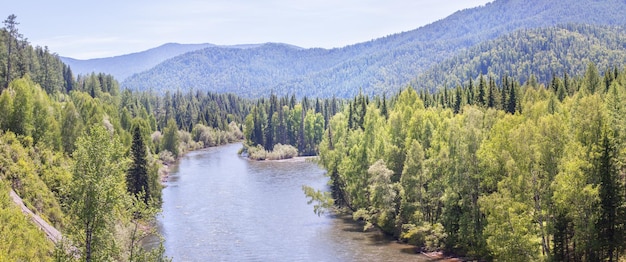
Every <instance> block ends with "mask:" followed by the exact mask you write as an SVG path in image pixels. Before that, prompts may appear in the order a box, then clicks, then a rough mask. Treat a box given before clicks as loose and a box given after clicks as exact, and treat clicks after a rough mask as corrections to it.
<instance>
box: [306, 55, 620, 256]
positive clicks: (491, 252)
mask: <svg viewBox="0 0 626 262" xmlns="http://www.w3.org/2000/svg"><path fill="white" fill-rule="evenodd" d="M529 79H530V80H529V81H528V82H526V83H525V84H523V85H520V84H519V83H518V82H517V81H515V80H514V79H511V78H509V77H506V76H505V77H502V79H501V81H499V82H501V83H502V84H501V85H497V84H496V82H495V81H494V78H493V77H492V76H489V77H485V76H482V75H480V76H479V77H478V81H476V83H475V84H474V83H473V82H472V81H469V84H468V85H465V86H458V87H457V88H455V89H452V90H447V89H443V90H441V91H439V92H437V93H433V94H429V93H428V92H424V91H422V92H419V93H418V92H416V91H415V90H414V89H411V88H407V89H406V90H404V91H402V92H401V93H399V94H398V95H396V96H395V97H393V98H392V99H390V104H391V105H390V107H389V110H387V109H385V108H384V107H383V106H382V105H384V104H383V103H379V102H376V103H367V100H365V99H355V100H354V101H355V102H356V103H357V105H356V106H354V108H357V109H359V108H360V109H359V110H354V111H353V110H352V108H353V106H352V104H351V105H350V106H349V107H346V108H344V110H343V111H342V112H339V113H338V114H336V115H335V116H333V117H332V118H331V120H330V123H329V125H328V128H327V130H326V131H325V134H324V138H323V140H322V142H321V143H320V145H319V155H320V164H321V165H322V166H323V167H324V168H326V169H327V170H328V176H329V177H330V187H331V192H330V193H328V192H320V191H315V190H313V189H311V188H306V187H305V192H306V193H307V194H308V195H309V197H311V201H312V202H313V201H315V202H317V204H316V212H323V211H324V210H325V209H327V208H330V207H332V206H333V205H335V206H345V207H347V208H348V209H349V210H351V211H352V212H353V213H352V214H353V217H354V218H355V219H357V220H361V221H364V222H365V228H368V227H372V226H376V227H378V228H380V229H382V231H383V232H386V233H388V234H391V235H394V236H396V237H398V238H399V239H402V240H404V241H406V242H408V243H411V244H415V245H417V246H419V247H423V248H424V249H425V250H446V251H450V252H454V253H455V254H458V255H464V256H469V257H473V258H480V259H487V260H501V261H522V260H523V261H546V260H551V261H617V260H618V259H619V258H621V257H622V256H623V251H624V247H625V244H626V241H625V239H624V236H625V235H624V226H625V223H626V221H625V220H624V217H625V216H624V214H625V213H624V211H626V208H625V207H626V206H625V205H624V201H623V200H624V193H625V191H624V189H625V188H624V183H625V180H624V170H625V167H626V166H625V165H624V161H623V160H624V159H625V157H626V155H625V152H626V144H625V143H626V118H625V116H626V114H625V113H626V112H624V110H625V109H626V100H625V99H624V95H626V71H623V70H617V69H609V70H606V71H605V73H604V77H603V76H602V74H599V72H598V70H597V69H596V67H595V65H594V64H589V65H588V68H587V70H586V72H585V74H584V75H581V76H576V77H568V76H567V75H565V76H564V77H562V78H561V77H556V76H555V77H553V79H552V80H551V81H550V84H539V83H537V82H536V81H534V80H533V76H530V77H529Z"/></svg>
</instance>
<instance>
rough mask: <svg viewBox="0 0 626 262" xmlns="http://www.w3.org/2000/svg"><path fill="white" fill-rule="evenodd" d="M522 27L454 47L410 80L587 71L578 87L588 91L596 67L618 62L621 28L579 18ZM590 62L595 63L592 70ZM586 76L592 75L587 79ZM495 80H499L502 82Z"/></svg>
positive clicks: (545, 77)
mask: <svg viewBox="0 0 626 262" xmlns="http://www.w3.org/2000/svg"><path fill="white" fill-rule="evenodd" d="M604 3H607V2H604ZM541 4H543V3H541ZM566 9H568V10H571V9H572V8H571V7H568V8H566ZM592 16H595V15H592ZM527 28H528V27H525V29H520V30H518V31H515V32H512V33H510V34H506V35H502V36H500V37H498V38H496V39H493V40H490V41H485V42H482V43H479V44H477V45H476V46H473V47H471V48H468V49H467V50H464V51H460V52H458V53H456V54H454V55H453V56H451V57H448V58H446V59H445V60H443V61H442V62H441V63H438V64H436V65H434V66H432V67H430V68H428V69H427V70H424V72H423V73H421V74H419V75H418V77H417V79H415V80H414V81H413V82H412V84H413V85H415V86H416V87H418V88H425V89H430V90H435V89H438V88H443V87H444V86H457V85H466V84H467V81H468V79H470V78H473V79H474V80H475V81H476V78H475V77H476V76H474V75H472V74H475V73H476V72H480V73H482V74H483V75H486V76H493V77H504V76H509V77H514V78H516V79H518V80H519V81H520V82H521V83H524V82H527V80H530V77H531V75H532V76H535V80H536V81H538V82H542V83H548V82H549V81H550V80H551V79H552V78H553V77H554V76H557V75H558V76H563V75H564V74H569V75H578V76H581V75H583V74H585V73H587V74H590V75H589V76H588V77H587V76H585V78H586V79H587V80H586V81H587V83H586V84H585V85H584V86H585V88H588V90H589V91H590V92H592V93H593V92H595V89H596V88H598V89H600V85H601V78H602V76H601V75H598V71H597V69H600V70H605V69H610V67H611V66H618V67H621V66H624V61H625V59H626V52H625V51H624V48H623V47H622V43H623V42H624V41H626V31H625V29H624V27H615V26H599V25H592V24H590V23H588V22H585V23H584V24H567V25H556V26H554V27H540V28H535V29H527ZM590 63H595V64H596V65H597V69H596V71H595V73H593V74H592V72H594V71H593V70H590V69H592V68H591V65H590ZM593 67H594V68H596V66H593ZM441 72H446V73H445V74H442V73H441ZM592 76H593V78H589V77H592ZM496 80H497V79H496ZM590 81H591V82H590ZM499 82H501V83H500V84H502V82H503V81H499ZM570 88H571V87H570ZM567 89H568V87H564V88H563V91H567ZM555 90H556V89H555ZM476 99H478V98H476Z"/></svg>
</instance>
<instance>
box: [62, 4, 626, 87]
mask: <svg viewBox="0 0 626 262" xmlns="http://www.w3.org/2000/svg"><path fill="white" fill-rule="evenodd" d="M622 10H626V2H625V1H623V0H608V1H578V0H564V1H545V0H496V1H494V2H492V3H489V4H487V5H485V6H481V7H476V8H472V9H466V10H462V11H458V12H456V13H454V14H452V15H450V16H449V17H447V18H445V19H442V20H439V21H437V22H434V23H432V24H429V25H426V26H424V27H421V28H418V29H415V30H412V31H408V32H403V33H398V34H394V35H390V36H387V37H383V38H379V39H376V40H372V41H369V42H365V43H359V44H355V45H351V46H346V47H343V48H336V49H330V50H328V49H319V48H315V49H302V48H298V47H294V46H289V45H285V44H263V45H253V46H247V48H225V47H218V46H213V45H210V44H206V45H207V46H203V47H200V46H194V47H193V48H189V49H188V50H187V51H179V53H178V54H175V52H170V53H168V54H169V56H166V55H163V56H160V59H162V60H161V61H160V63H159V62H156V61H157V60H158V59H154V60H151V63H140V62H141V61H142V60H143V58H141V57H140V56H139V54H141V53H138V54H131V55H128V57H126V56H121V57H117V58H118V59H117V60H116V59H115V58H109V59H99V60H93V61H92V60H86V61H90V62H93V63H94V64H91V66H90V67H91V68H99V70H98V71H103V72H106V73H111V74H113V75H115V76H116V77H117V78H118V79H123V81H122V86H123V87H126V88H131V89H138V90H147V89H151V90H154V91H157V92H163V91H166V90H175V89H177V88H180V89H189V88H192V89H194V90H210V91H214V92H232V93H236V94H239V95H242V96H245V97H259V96H265V95H268V94H269V93H271V92H274V93H277V94H296V95H298V96H321V97H328V96H332V95H335V96H338V97H349V96H352V95H354V94H356V93H358V92H360V91H361V92H363V93H366V94H380V93H383V92H390V91H392V92H395V90H397V89H399V88H402V87H404V86H406V85H407V84H409V83H413V84H414V85H415V86H416V87H426V88H434V87H436V86H440V85H442V84H444V83H455V81H457V82H458V81H459V79H463V78H464V77H466V76H472V75H474V76H475V75H477V74H479V73H488V72H491V73H496V72H495V71H489V70H487V71H485V72H483V71H484V70H483V69H484V65H481V66H479V67H480V68H476V66H463V64H464V63H466V62H471V60H472V59H473V58H475V57H476V56H481V57H484V55H485V53H488V52H489V50H485V49H486V48H487V49H488V48H492V50H494V51H492V52H495V50H498V52H503V50H505V49H507V48H512V47H510V46H509V47H507V48H505V47H502V46H501V45H502V44H506V43H505V42H506V41H507V40H502V41H503V42H502V43H500V44H498V43H497V40H495V39H497V38H499V37H504V38H505V39H508V41H516V42H519V41H521V42H524V41H527V40H530V39H529V38H527V37H530V36H529V35H525V33H532V32H531V31H524V30H521V31H520V29H533V28H548V27H551V28H555V27H554V26H557V25H567V24H570V25H574V24H577V25H578V24H586V25H600V26H605V25H626V16H624V15H623V12H622ZM561 29H562V30H569V29H567V28H564V27H561ZM570 29H571V28H570ZM552 30H556V29H552ZM601 30H602V31H603V32H604V31H606V30H608V31H610V32H612V30H617V32H622V31H623V29H618V28H617V27H602V29H601ZM620 30H622V31H620ZM574 31H576V30H573V31H572V32H574ZM579 31H580V30H579ZM588 31H589V30H588ZM513 32H515V33H513ZM533 32H534V31H533ZM511 33H513V34H511ZM534 33H535V35H537V34H539V35H540V34H541V32H534ZM577 33H578V34H582V35H584V34H585V33H586V32H585V31H584V30H582V31H580V32H577ZM587 33H591V34H595V29H590V31H589V32H587ZM609 34H610V33H609ZM507 37H508V38H507ZM553 39H554V40H555V41H560V40H563V39H561V38H553ZM492 40H493V41H496V42H489V43H490V44H489V45H488V46H485V45H484V43H487V42H488V41H492ZM578 40H579V41H582V42H581V43H580V44H579V45H577V48H585V47H584V45H585V44H584V41H586V40H585V38H584V37H583V38H580V39H578ZM480 44H483V45H480ZM547 44H550V43H547ZM581 45H582V46H581ZM166 46H167V45H166ZM182 46H184V45H180V46H178V47H182ZM161 48H163V47H160V48H155V49H152V50H149V51H146V52H150V51H153V52H156V51H158V50H159V49H161ZM503 48H504V49H503ZM604 48H607V49H611V48H612V47H609V46H605V47H604ZM623 48H624V47H623V46H622V49H623ZM178 50H180V49H178ZM551 50H553V51H557V50H556V49H551ZM527 51H528V52H531V53H532V52H536V51H537V50H527ZM157 53H160V52H157ZM595 54H597V53H593V52H587V55H589V56H593V55H595ZM495 55H496V56H497V54H495ZM461 56H463V57H466V58H465V60H463V59H460V58H456V60H455V57H461ZM122 57H126V59H121V58H122ZM578 59H579V60H577V61H573V62H579V63H582V62H583V61H581V60H580V59H582V60H585V59H587V60H594V59H595V58H593V57H586V58H585V57H582V58H581V57H578ZM64 61H65V60H64ZM86 61H84V62H85V63H86ZM451 61H456V62H451ZM66 62H68V64H69V65H70V66H71V68H72V70H73V71H74V72H82V71H81V70H82V69H81V70H79V68H77V67H78V66H77V65H75V64H72V61H69V60H68V61H66ZM507 62H508V63H516V61H507ZM440 63H444V64H445V65H444V64H440ZM616 63H624V61H623V60H621V61H616ZM138 64H141V66H138ZM107 66H108V67H107ZM490 66H491V67H492V68H495V67H497V66H498V64H496V63H492V64H491V65H490ZM88 68H89V67H88ZM104 68H110V69H119V70H121V71H122V72H120V71H117V72H114V71H111V70H104ZM146 68H148V69H146ZM453 68H455V69H453ZM459 68H461V69H459ZM474 70H476V71H475V72H472V71H474ZM537 70H539V68H538V69H537ZM541 70H549V69H548V68H541ZM559 70H560V69H559ZM563 70H569V68H564V69H563ZM514 73H515V74H517V73H519V70H518V71H515V72H511V73H510V75H512V76H515V75H513V74H514ZM524 73H525V74H526V73H529V72H524ZM530 73H532V72H530ZM449 74H452V75H457V76H456V79H454V77H452V76H447V75H449ZM433 75H440V76H439V77H433ZM441 75H446V77H441ZM418 76H419V78H418ZM416 79H419V80H416ZM424 84H427V86H425V85H424Z"/></svg>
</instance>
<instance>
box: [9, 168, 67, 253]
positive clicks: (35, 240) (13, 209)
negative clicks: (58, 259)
mask: <svg viewBox="0 0 626 262" xmlns="http://www.w3.org/2000/svg"><path fill="white" fill-rule="evenodd" d="M9 190H10V187H9V185H8V183H6V182H5V181H4V180H0V260H2V261H52V251H53V249H54V246H53V244H52V242H50V241H48V239H47V238H46V236H45V234H44V233H43V232H42V231H41V230H39V228H38V227H37V226H35V225H34V224H32V223H31V222H30V221H29V219H28V218H27V217H26V216H25V215H24V214H23V213H22V211H21V210H20V209H19V208H18V207H17V206H15V205H14V203H13V202H12V201H11V200H10V199H9Z"/></svg>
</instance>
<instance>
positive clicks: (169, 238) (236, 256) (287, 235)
mask: <svg viewBox="0 0 626 262" xmlns="http://www.w3.org/2000/svg"><path fill="white" fill-rule="evenodd" d="M239 148H241V144H230V145H225V146H219V147H214V148H209V149H205V150H200V151H194V152H191V153H188V154H187V155H185V156H184V157H183V158H181V159H180V162H179V164H178V165H175V166H172V167H171V170H170V171H171V173H170V176H169V181H168V182H167V183H166V187H165V188H164V189H163V212H162V214H161V215H160V216H159V217H158V227H159V231H160V232H161V234H162V235H163V236H164V237H165V244H164V245H165V250H166V255H167V256H169V257H171V258H173V260H174V261H427V260H426V259H425V257H424V256H422V255H415V254H413V248H412V247H411V246H408V245H403V244H398V243H396V242H395V241H393V240H391V239H389V238H386V237H385V236H383V235H382V234H380V233H378V232H376V231H373V232H363V230H362V226H361V225H360V224H358V223H355V222H353V221H351V219H350V218H348V217H345V216H336V215H333V214H326V215H322V216H319V217H318V216H317V215H316V214H314V213H313V206H311V205H308V204H307V198H306V197H305V195H304V193H303V192H302V185H309V186H312V187H314V188H318V189H324V188H326V187H327V186H326V182H327V181H328V179H327V178H326V177H325V176H324V170H322V169H320V168H319V167H318V166H317V165H316V164H314V163H311V162H306V161H262V162H257V161H250V160H248V159H246V158H243V157H240V156H238V155H237V151H238V150H239Z"/></svg>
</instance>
